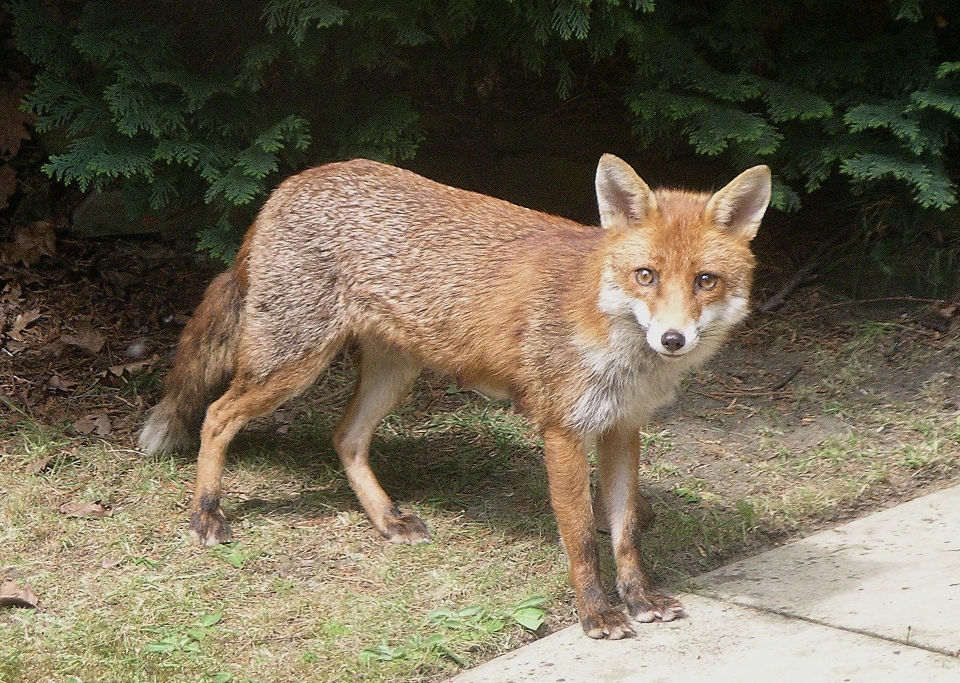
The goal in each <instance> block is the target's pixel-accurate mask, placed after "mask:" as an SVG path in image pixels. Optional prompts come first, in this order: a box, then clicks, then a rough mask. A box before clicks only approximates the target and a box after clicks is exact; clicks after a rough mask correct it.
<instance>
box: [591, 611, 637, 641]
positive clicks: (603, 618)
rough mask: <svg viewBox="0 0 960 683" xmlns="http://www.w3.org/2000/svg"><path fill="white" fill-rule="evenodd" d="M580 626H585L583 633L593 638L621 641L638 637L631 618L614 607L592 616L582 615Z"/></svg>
mask: <svg viewBox="0 0 960 683" xmlns="http://www.w3.org/2000/svg"><path fill="white" fill-rule="evenodd" d="M580 625H581V626H583V632H584V633H586V634H587V635H588V636H590V637H591V638H597V639H600V638H606V639H607V640H620V639H622V638H630V637H632V636H634V635H636V633H635V632H634V630H633V626H631V625H630V618H629V617H628V616H627V615H626V614H624V613H623V612H621V611H620V610H618V609H614V608H613V607H608V608H606V609H603V610H599V611H597V612H593V613H591V614H581V615H580Z"/></svg>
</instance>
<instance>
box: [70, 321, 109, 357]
mask: <svg viewBox="0 0 960 683" xmlns="http://www.w3.org/2000/svg"><path fill="white" fill-rule="evenodd" d="M60 341H62V342H63V343H64V344H70V345H72V346H79V347H80V348H81V349H83V350H84V351H86V352H88V353H90V354H92V355H96V354H98V353H100V350H101V349H102V348H103V345H104V344H106V343H107V340H106V339H104V338H103V335H102V334H100V333H99V332H98V331H97V330H95V329H93V328H90V327H87V328H81V329H80V330H78V331H77V334H75V335H73V334H61V335H60Z"/></svg>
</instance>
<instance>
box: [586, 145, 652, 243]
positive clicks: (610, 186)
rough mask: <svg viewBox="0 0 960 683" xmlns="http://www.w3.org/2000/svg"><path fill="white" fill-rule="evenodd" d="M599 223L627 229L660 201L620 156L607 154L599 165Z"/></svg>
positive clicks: (609, 227) (608, 226)
mask: <svg viewBox="0 0 960 683" xmlns="http://www.w3.org/2000/svg"><path fill="white" fill-rule="evenodd" d="M597 204H598V205H599V207H600V225H601V226H603V227H604V228H606V229H608V230H609V229H615V230H628V229H630V228H631V227H633V226H635V225H636V224H637V223H640V222H642V221H643V220H644V219H645V218H646V217H647V216H649V215H650V214H652V213H655V212H656V210H657V200H656V198H655V197H654V196H653V192H651V191H650V188H649V187H647V184H646V183H645V182H643V181H642V180H641V179H640V176H638V175H637V172H636V171H634V170H633V169H632V168H630V165H629V164H628V163H627V162H625V161H624V160H623V159H620V158H619V157H615V156H614V155H612V154H604V155H603V156H602V157H600V163H599V164H598V165H597Z"/></svg>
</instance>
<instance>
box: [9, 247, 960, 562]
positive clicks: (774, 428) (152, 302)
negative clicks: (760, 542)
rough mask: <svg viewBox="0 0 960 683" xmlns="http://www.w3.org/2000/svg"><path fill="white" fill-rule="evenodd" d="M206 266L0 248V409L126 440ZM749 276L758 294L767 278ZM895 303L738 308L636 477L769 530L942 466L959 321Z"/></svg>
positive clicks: (837, 513)
mask: <svg viewBox="0 0 960 683" xmlns="http://www.w3.org/2000/svg"><path fill="white" fill-rule="evenodd" d="M220 267H221V266H219V265H218V264H216V263H212V262H210V261H208V260H206V259H205V258H203V257H201V256H198V255H196V254H195V253H194V252H193V251H192V250H191V249H190V247H189V245H186V244H182V243H181V244H175V243H170V242H162V241H157V240H151V239H143V240H107V241H99V242H96V241H74V240H69V239H62V238H61V239H60V240H59V243H58V244H57V252H56V255H55V256H44V257H42V258H41V259H40V260H39V262H38V263H36V264H35V265H33V266H32V267H24V266H23V265H16V266H10V265H7V266H4V267H3V270H2V281H3V287H2V293H0V330H2V342H3V346H2V348H0V396H2V397H3V403H4V405H3V406H2V407H0V411H2V412H0V415H2V420H3V421H5V422H6V424H7V425H8V426H10V425H12V424H14V423H16V422H18V421H20V420H22V419H23V418H24V417H29V418H31V419H33V420H36V421H39V422H42V423H45V424H61V425H62V424H69V425H71V426H70V427H69V430H71V431H72V433H75V434H78V435H91V436H93V437H102V438H105V439H108V440H111V441H112V442H115V443H116V444H117V445H118V446H119V447H124V448H132V447H133V446H134V443H135V434H136V430H137V429H138V428H139V426H140V424H141V423H142V420H143V415H144V412H145V410H146V408H148V407H149V406H150V405H152V404H153V403H155V402H156V401H157V400H158V399H159V391H160V381H161V378H162V375H163V374H164V371H165V369H166V368H167V367H168V363H169V355H170V352H171V350H172V348H173V346H174V344H175V342H176V338H177V336H178V334H179V332H180V330H181V329H182V326H183V324H184V323H185V321H186V320H187V318H188V316H189V315H190V313H191V311H192V309H193V308H194V306H195V305H196V304H197V302H198V301H199V299H200V297H201V295H202V292H203V289H204V287H205V286H206V283H207V282H208V281H209V280H210V279H211V278H212V276H213V275H214V274H215V273H216V272H217V270H218V269H219V268H220ZM761 275H763V273H762V272H761ZM760 282H761V285H760V286H759V287H758V296H757V297H756V298H757V300H758V301H763V300H764V298H765V297H767V296H769V294H770V293H771V291H772V289H773V286H772V285H768V286H765V285H764V282H773V279H771V278H764V277H761V279H760ZM777 284H778V283H777ZM895 303H896V302H895ZM897 305H899V308H894V309H892V310H891V308H890V306H889V305H888V306H887V308H886V309H885V311H884V312H883V314H882V315H878V314H876V313H875V312H874V313H873V314H870V312H869V311H867V312H866V313H865V312H864V310H862V309H858V308H855V307H854V305H853V304H851V303H849V302H843V301H840V300H838V299H836V298H831V297H829V296H828V295H826V294H824V293H822V292H821V291H820V290H818V289H816V288H813V287H805V288H801V289H798V290H797V291H795V292H793V294H792V295H791V296H790V297H788V299H787V301H786V303H785V305H783V306H782V307H781V308H779V309H778V310H776V311H774V312H773V313H766V314H760V313H757V314H755V315H753V316H752V317H751V319H750V320H749V321H748V323H747V324H746V325H745V326H744V327H743V328H742V329H741V330H738V331H737V332H736V333H735V334H734V336H733V339H732V340H731V343H730V344H729V345H728V346H727V347H726V348H725V350H724V351H723V352H722V353H721V355H720V356H719V358H718V359H717V360H716V361H715V362H712V363H711V364H709V366H708V367H707V368H705V369H704V370H702V371H700V372H699V373H697V374H696V375H695V376H694V377H693V378H692V379H691V381H690V382H689V385H688V387H687V389H686V391H684V392H682V395H681V397H680V399H679V400H678V401H677V402H676V403H675V404H674V405H672V406H671V407H669V408H668V409H666V410H664V411H663V412H662V414H660V415H659V416H658V417H657V419H656V420H655V421H654V423H653V424H651V425H650V427H649V429H648V430H647V437H648V446H647V451H646V457H645V460H644V472H643V473H642V475H643V480H644V481H645V482H646V484H645V486H646V489H647V492H648V493H649V494H650V495H651V496H652V497H654V498H657V497H661V498H664V499H666V498H670V499H671V500H673V499H676V498H677V497H679V498H681V499H682V500H684V501H686V502H688V503H689V504H690V505H692V506H705V505H709V504H710V503H711V501H715V500H722V501H725V503H724V504H725V505H726V506H727V507H730V506H731V505H736V506H737V509H739V510H740V513H741V516H746V518H747V521H748V522H749V523H750V524H752V525H756V526H760V527H762V528H766V529H767V532H768V534H767V537H768V539H769V540H770V541H771V542H776V541H777V540H778V539H780V538H783V537H785V536H789V535H792V534H795V533H803V532H805V531H809V530H811V529H814V528H817V527H819V526H822V525H825V524H829V523H832V522H833V521H836V520H839V519H844V518H848V517H850V516H854V515H860V514H864V513H866V512H869V511H871V510H874V509H878V508H883V507H886V506H889V505H893V504H895V503H897V502H899V501H903V500H906V499H909V498H912V497H915V496H917V495H920V494H922V493H924V492H927V491H930V490H934V489H937V488H940V487H944V486H947V485H950V484H952V483H955V482H956V481H957V480H958V471H960V470H958V462H960V457H958V451H960V421H958V418H957V415H958V405H960V339H958V336H960V332H958V329H960V324H952V320H951V319H950V317H949V315H947V314H943V313H940V314H939V318H938V320H940V323H939V328H940V329H939V330H935V329H932V328H931V327H930V325H929V324H928V323H925V319H924V317H923V316H924V315H927V313H926V312H925V311H926V310H927V309H926V308H925V307H924V305H923V304H918V303H916V302H906V303H904V302H901V303H900V304H897ZM943 306H944V304H940V309H939V310H941V311H942V310H944V309H943ZM946 310H947V313H948V314H949V313H951V312H952V311H951V310H949V309H946ZM445 386H446V384H445V383H443V384H441V385H439V386H437V387H436V391H437V392H443V390H444V388H445ZM284 419H285V420H288V419H289V416H286V417H284ZM281 421H282V420H281ZM740 501H749V503H747V502H744V503H743V506H744V507H743V509H740V506H741V503H740ZM696 550H699V555H701V556H705V555H709V554H711V553H710V552H709V551H710V549H705V548H699V549H691V564H693V562H694V561H695V560H697V553H696ZM723 559H725V558H724V557H723V556H722V552H721V553H720V555H719V556H715V557H714V556H711V559H710V562H709V564H710V565H715V564H716V562H718V561H722V560H723ZM701 565H703V562H701ZM693 568H694V569H695V568H696V567H693Z"/></svg>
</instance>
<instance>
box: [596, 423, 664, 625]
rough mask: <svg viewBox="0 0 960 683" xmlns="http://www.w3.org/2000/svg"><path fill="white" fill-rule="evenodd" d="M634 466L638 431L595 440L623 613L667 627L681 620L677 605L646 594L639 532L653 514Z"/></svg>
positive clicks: (613, 432) (614, 432) (647, 581)
mask: <svg viewBox="0 0 960 683" xmlns="http://www.w3.org/2000/svg"><path fill="white" fill-rule="evenodd" d="M639 460H640V433H639V430H637V429H630V428H623V429H614V430H611V431H609V432H607V433H605V434H602V435H601V436H600V437H599V438H598V439H597V465H598V469H599V473H600V486H601V490H602V491H603V498H604V501H605V504H606V505H605V507H606V508H607V516H608V524H609V528H610V537H611V540H612V542H613V553H614V557H615V558H616V562H617V589H618V590H619V591H620V597H622V598H623V601H624V602H625V603H626V605H627V612H628V613H629V614H630V616H631V617H633V618H634V619H636V620H637V621H640V622H651V621H656V620H658V619H659V620H660V621H673V620H674V619H676V618H677V617H679V616H682V614H683V605H682V604H680V602H679V601H678V600H675V599H674V598H672V597H670V596H669V595H664V594H663V593H659V592H657V591H654V590H652V588H651V582H650V579H649V577H648V576H647V572H646V571H645V570H644V568H643V560H642V558H641V555H640V532H641V531H642V530H643V529H644V528H645V526H647V525H648V524H649V523H651V522H652V521H653V510H652V508H651V507H650V503H649V502H648V501H647V500H646V499H644V498H643V496H641V495H640V491H639V488H638V486H637V474H638V470H639V465H640V463H639Z"/></svg>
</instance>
